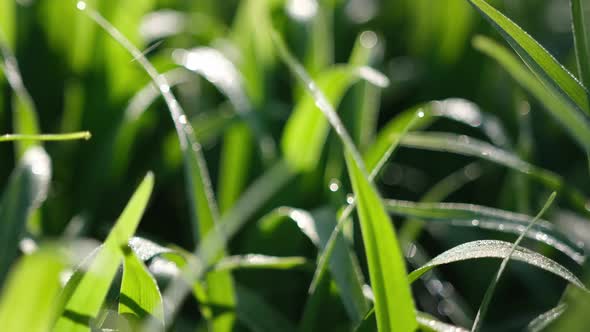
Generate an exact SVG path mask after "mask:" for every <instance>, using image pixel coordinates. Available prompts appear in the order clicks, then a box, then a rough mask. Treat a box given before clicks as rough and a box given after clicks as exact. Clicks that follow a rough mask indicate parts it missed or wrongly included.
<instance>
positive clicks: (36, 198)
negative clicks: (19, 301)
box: [0, 147, 52, 284]
mask: <svg viewBox="0 0 590 332" xmlns="http://www.w3.org/2000/svg"><path fill="white" fill-rule="evenodd" d="M51 173H52V170H51V159H49V156H48V155H47V153H46V152H45V150H43V149H42V148H40V147H34V148H31V149H29V150H28V151H27V152H26V153H25V155H24V156H23V158H22V159H21V160H20V162H19V164H18V165H17V167H16V169H15V170H14V171H13V173H12V175H11V176H10V179H9V180H8V184H7V186H6V189H5V191H4V194H3V195H2V200H1V201H0V220H1V221H2V222H0V284H1V282H2V281H3V280H4V278H5V276H6V273H7V272H8V270H9V267H10V264H11V262H12V260H13V259H14V257H15V256H16V254H17V246H18V242H19V241H20V239H21V236H22V235H23V232H24V230H25V227H26V225H27V220H28V219H29V217H30V216H31V213H33V211H34V210H35V209H37V208H38V207H39V206H40V205H41V203H42V202H43V201H44V200H45V198H46V197H47V193H48V191H49V184H50V181H51Z"/></svg>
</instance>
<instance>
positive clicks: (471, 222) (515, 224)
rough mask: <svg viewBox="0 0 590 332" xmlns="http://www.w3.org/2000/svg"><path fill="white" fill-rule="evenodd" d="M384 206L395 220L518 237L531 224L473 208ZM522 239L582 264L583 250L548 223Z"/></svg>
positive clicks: (504, 213)
mask: <svg viewBox="0 0 590 332" xmlns="http://www.w3.org/2000/svg"><path fill="white" fill-rule="evenodd" d="M385 204H386V206H387V210H388V211H389V212H390V213H393V214H395V215H399V216H404V217H410V218H416V219H420V220H424V221H427V222H432V223H444V224H448V225H452V226H462V227H476V228H482V229H489V230H495V231H500V232H506V233H513V234H520V233H521V232H523V231H524V230H525V229H526V227H527V225H529V224H530V223H531V222H532V221H533V217H531V216H528V215H524V214H520V213H514V212H510V211H504V210H499V209H494V208H490V207H486V206H480V205H475V204H462V203H415V202H409V201H400V200H393V199H390V200H386V201H385ZM525 236H526V237H528V238H530V239H533V240H536V241H540V242H543V243H545V244H547V245H549V246H551V247H553V248H555V249H557V250H559V251H561V252H563V253H564V254H566V255H567V256H568V257H570V258H571V259H572V260H574V261H575V262H577V263H578V264H583V263H584V261H585V254H584V250H583V248H582V247H580V246H579V245H577V244H576V243H575V242H574V241H573V240H571V239H569V238H568V237H567V236H565V235H564V234H562V233H560V232H559V231H558V230H557V229H555V227H553V225H552V224H551V223H550V222H548V221H545V220H539V221H537V222H536V223H535V224H534V225H533V227H532V228H531V230H530V231H528V232H526V234H525Z"/></svg>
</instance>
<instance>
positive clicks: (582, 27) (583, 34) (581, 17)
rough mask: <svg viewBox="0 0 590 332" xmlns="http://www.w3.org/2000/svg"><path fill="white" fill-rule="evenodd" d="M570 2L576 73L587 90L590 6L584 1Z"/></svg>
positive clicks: (589, 50) (589, 72) (572, 0)
mask: <svg viewBox="0 0 590 332" xmlns="http://www.w3.org/2000/svg"><path fill="white" fill-rule="evenodd" d="M570 2H571V7H572V22H573V33H574V45H575V47H576V60H577V62H578V73H579V75H580V76H579V77H580V80H581V81H582V83H584V86H585V87H586V89H587V87H589V86H590V4H588V2H587V1H584V0H571V1H570Z"/></svg>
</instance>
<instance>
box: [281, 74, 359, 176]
mask: <svg viewBox="0 0 590 332" xmlns="http://www.w3.org/2000/svg"><path fill="white" fill-rule="evenodd" d="M362 70H370V69H368V67H361V68H359V67H349V66H343V65H342V66H335V67H332V68H331V69H328V70H326V71H325V72H322V73H320V74H319V75H318V80H317V89H318V90H319V91H322V93H324V94H325V98H326V102H327V103H328V104H329V105H333V106H337V105H338V104H339V103H340V101H341V99H342V97H343V96H344V93H345V92H346V90H348V88H349V87H350V86H351V85H353V84H354V83H355V82H357V81H358V80H359V79H361V78H362V76H361V75H362ZM316 100H318V99H317V96H312V95H309V94H305V95H303V96H302V97H301V99H300V100H299V101H298V103H297V105H296V106H295V109H294V110H293V114H292V115H291V117H290V118H289V120H288V121H287V124H286V127H285V130H284V134H283V137H282V142H281V143H282V147H283V153H284V154H285V158H286V159H287V161H289V163H290V164H291V165H292V166H293V168H295V169H297V170H302V171H309V170H312V169H314V168H315V167H316V166H317V163H318V162H319V159H320V155H321V153H322V150H323V147H324V145H325V141H326V138H327V135H328V129H329V123H328V120H327V119H326V118H325V117H324V115H323V114H322V112H321V111H319V110H318V109H317V108H318V104H317V101H316Z"/></svg>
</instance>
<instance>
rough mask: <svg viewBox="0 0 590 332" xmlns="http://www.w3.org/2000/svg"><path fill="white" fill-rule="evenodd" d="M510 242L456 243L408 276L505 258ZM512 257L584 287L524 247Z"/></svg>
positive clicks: (560, 269)
mask: <svg viewBox="0 0 590 332" xmlns="http://www.w3.org/2000/svg"><path fill="white" fill-rule="evenodd" d="M511 249H512V243H510V242H504V241H497V240H480V241H473V242H468V243H464V244H461V245H458V246H456V247H454V248H451V249H449V250H447V251H445V252H443V253H442V254H440V255H438V256H436V257H435V258H434V259H432V260H431V261H430V262H428V263H427V264H426V265H424V266H422V267H420V268H418V269H416V270H414V271H412V273H410V274H409V276H408V278H409V280H410V282H414V281H415V280H416V279H418V278H420V277H421V276H422V275H423V274H424V273H426V272H428V271H429V270H431V269H433V268H435V267H437V266H440V265H445V264H450V263H454V262H460V261H465V260H469V259H480V258H502V259H504V258H506V257H507V256H508V254H509V253H510V252H511ZM512 259H513V260H517V261H520V262H524V263H527V264H529V265H533V266H536V267H538V268H540V269H543V270H545V271H548V272H551V273H553V274H555V275H557V276H559V277H561V278H562V279H564V280H566V281H568V282H569V283H571V284H573V285H574V286H576V287H579V288H581V289H584V290H585V289H586V287H585V286H584V284H582V282H581V281H580V280H579V279H578V278H577V277H576V276H575V275H574V274H573V273H572V272H570V271H569V270H568V269H566V268H565V267H563V266H561V265H560V264H559V263H557V262H555V261H553V260H551V259H549V258H547V257H545V256H543V255H541V254H538V253H536V252H534V251H531V250H529V249H526V248H522V247H516V249H515V250H514V252H513V253H512Z"/></svg>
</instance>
